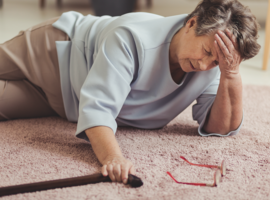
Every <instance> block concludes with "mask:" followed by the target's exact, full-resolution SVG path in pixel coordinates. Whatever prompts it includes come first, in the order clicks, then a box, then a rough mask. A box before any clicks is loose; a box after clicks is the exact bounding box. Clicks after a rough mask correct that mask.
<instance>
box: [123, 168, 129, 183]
mask: <svg viewBox="0 0 270 200" xmlns="http://www.w3.org/2000/svg"><path fill="white" fill-rule="evenodd" d="M128 172H129V166H128V165H123V166H122V181H123V183H124V184H127V180H128Z"/></svg>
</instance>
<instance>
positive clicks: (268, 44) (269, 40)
mask: <svg viewBox="0 0 270 200" xmlns="http://www.w3.org/2000/svg"><path fill="white" fill-rule="evenodd" d="M269 53H270V0H268V12H267V18H266V23H265V42H264V55H263V70H267V66H268V61H269Z"/></svg>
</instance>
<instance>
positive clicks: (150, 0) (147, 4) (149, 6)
mask: <svg viewBox="0 0 270 200" xmlns="http://www.w3.org/2000/svg"><path fill="white" fill-rule="evenodd" d="M146 6H147V8H151V7H152V0H146Z"/></svg>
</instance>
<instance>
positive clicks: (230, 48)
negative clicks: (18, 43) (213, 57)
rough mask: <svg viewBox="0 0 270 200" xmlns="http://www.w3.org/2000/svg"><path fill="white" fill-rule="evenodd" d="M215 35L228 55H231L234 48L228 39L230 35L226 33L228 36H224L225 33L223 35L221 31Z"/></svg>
mask: <svg viewBox="0 0 270 200" xmlns="http://www.w3.org/2000/svg"><path fill="white" fill-rule="evenodd" d="M217 33H218V36H219V37H220V38H221V40H222V43H223V45H224V47H226V49H227V50H228V52H229V53H232V52H233V51H234V49H235V47H234V44H233V42H232V40H231V39H230V37H229V35H230V34H231V33H228V35H226V34H227V33H226V34H225V33H224V32H223V31H218V32H217Z"/></svg>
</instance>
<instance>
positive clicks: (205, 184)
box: [167, 172, 214, 187]
mask: <svg viewBox="0 0 270 200" xmlns="http://www.w3.org/2000/svg"><path fill="white" fill-rule="evenodd" d="M167 174H168V175H169V176H170V177H171V178H172V179H173V180H174V181H175V182H176V183H180V184H186V185H196V186H210V187H214V185H212V184H207V183H186V182H179V181H177V180H176V179H175V178H174V177H173V176H172V175H171V173H170V172H167Z"/></svg>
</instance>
